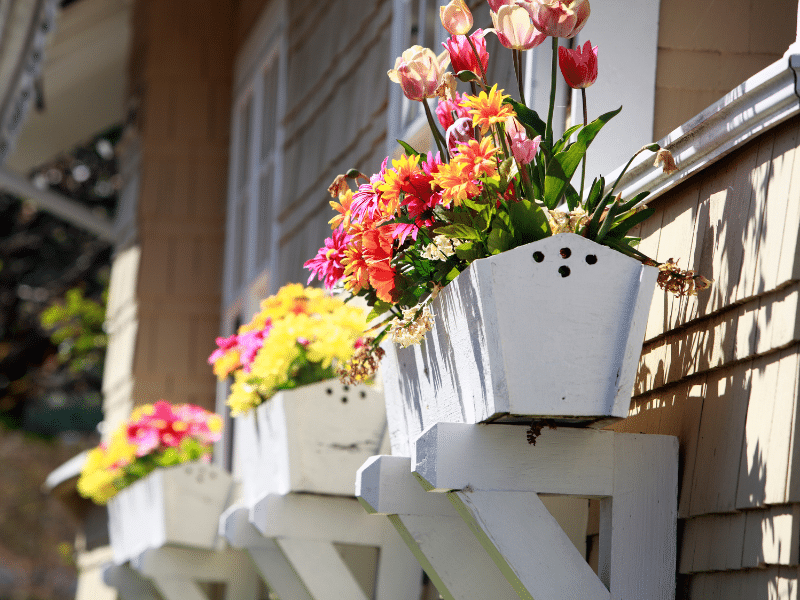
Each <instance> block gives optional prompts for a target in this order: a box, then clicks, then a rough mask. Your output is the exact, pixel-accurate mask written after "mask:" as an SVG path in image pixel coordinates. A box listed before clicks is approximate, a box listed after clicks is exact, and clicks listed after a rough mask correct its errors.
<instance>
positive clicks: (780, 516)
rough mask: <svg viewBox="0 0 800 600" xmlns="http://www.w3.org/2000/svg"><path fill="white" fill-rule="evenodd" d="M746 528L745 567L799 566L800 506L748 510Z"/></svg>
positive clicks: (743, 557)
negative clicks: (799, 517)
mask: <svg viewBox="0 0 800 600" xmlns="http://www.w3.org/2000/svg"><path fill="white" fill-rule="evenodd" d="M746 515H747V517H746V519H747V522H746V525H745V535H744V546H743V551H742V567H743V568H755V567H763V566H765V565H795V566H796V565H797V563H798V548H800V521H799V520H798V516H800V507H799V506H798V505H796V504H794V505H788V506H786V505H784V506H774V507H771V508H769V509H766V510H757V511H748V512H747V513H746Z"/></svg>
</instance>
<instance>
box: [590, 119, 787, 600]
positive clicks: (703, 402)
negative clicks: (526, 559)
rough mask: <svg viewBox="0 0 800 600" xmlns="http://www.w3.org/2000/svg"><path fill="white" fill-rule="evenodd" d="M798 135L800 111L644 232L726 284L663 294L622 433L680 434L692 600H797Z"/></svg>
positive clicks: (701, 181) (694, 183) (649, 243)
mask: <svg viewBox="0 0 800 600" xmlns="http://www.w3.org/2000/svg"><path fill="white" fill-rule="evenodd" d="M798 135H800V118H798V117H796V118H794V119H791V120H789V121H787V122H786V123H784V124H782V125H780V126H778V127H776V128H775V129H774V130H772V131H770V132H768V133H766V134H764V135H762V136H760V137H759V138H758V139H756V140H754V141H752V142H750V143H749V144H747V145H745V146H744V147H742V148H741V149H739V150H737V151H736V152H735V153H733V154H731V155H730V156H729V157H727V158H726V159H724V160H722V161H720V163H718V164H716V165H714V166H712V167H710V168H708V169H706V170H705V171H702V172H701V173H699V174H698V175H695V176H694V177H692V178H691V179H690V180H688V181H687V182H685V183H684V184H682V185H681V186H679V187H678V188H676V189H675V190H673V191H671V192H670V193H668V194H667V195H665V196H663V197H661V198H659V199H657V200H655V201H654V202H653V203H652V204H651V206H652V207H653V208H655V209H656V211H657V212H656V214H655V215H654V217H652V218H651V219H650V220H648V221H646V222H645V223H644V224H643V225H642V227H641V232H640V233H641V235H642V238H643V240H642V249H643V251H644V252H645V253H647V254H649V255H651V256H654V257H655V258H657V259H658V260H660V261H665V260H667V259H669V258H675V259H678V262H679V264H680V265H681V266H682V267H684V268H686V267H687V266H688V267H689V268H693V269H697V270H698V271H699V272H700V273H702V274H704V275H706V276H709V277H713V278H714V279H715V283H714V286H713V288H712V290H711V291H710V292H705V293H701V294H700V295H699V296H696V297H688V298H686V297H684V298H675V297H673V296H667V295H665V294H664V293H663V292H661V291H660V290H657V291H656V295H655V298H654V300H653V305H652V309H651V313H650V319H649V322H648V328H647V334H646V340H645V345H644V349H643V352H642V358H641V361H640V369H639V373H638V377H637V381H636V385H635V390H634V393H635V396H634V400H633V403H632V406H631V414H630V416H629V418H627V419H625V420H624V421H621V422H619V423H618V424H616V425H615V426H613V429H615V430H617V431H625V432H641V433H661V434H670V435H676V436H678V438H679V439H680V495H679V506H678V512H679V520H680V521H679V530H680V531H681V532H682V535H681V536H679V549H678V550H679V555H678V569H679V573H680V574H682V576H685V584H686V585H685V588H686V589H685V590H684V597H687V598H698V599H700V598H702V599H705V598H748V599H749V598H760V597H763V598H784V597H785V598H789V597H791V598H796V597H797V574H798V565H799V564H800V556H798V553H799V552H800V550H798V549H799V548H800V540H799V539H798V538H800V428H799V427H798V418H797V417H798V408H800V405H798V387H799V386H798V380H799V379H800V310H799V309H800V306H799V305H798V299H799V298H800V281H799V280H800V256H799V255H798V244H797V242H798V232H799V231H800V218H798V211H800V187H798V186H800V151H798V150H797V146H798V145H799V144H800V139H798ZM590 533H592V532H590ZM755 569H765V570H755ZM744 590H748V591H747V592H745V591H744ZM781 590H793V591H792V595H781V594H783V592H782V591H781ZM787 593H788V592H787ZM679 597H681V596H680V595H679Z"/></svg>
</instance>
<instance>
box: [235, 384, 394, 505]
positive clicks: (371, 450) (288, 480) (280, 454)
mask: <svg viewBox="0 0 800 600" xmlns="http://www.w3.org/2000/svg"><path fill="white" fill-rule="evenodd" d="M255 413H256V422H255V427H254V424H253V423H250V424H249V425H247V426H246V427H245V430H246V431H245V436H247V435H249V434H248V433H247V430H248V428H249V430H250V431H252V430H255V435H256V436H257V439H258V443H257V444H256V448H254V449H253V451H249V452H248V451H240V452H239V453H238V455H239V457H240V458H241V459H242V461H243V468H242V479H243V481H242V484H243V487H244V494H245V500H246V501H247V502H248V503H249V505H250V506H253V505H255V503H256V502H258V500H260V499H261V498H263V497H264V496H266V495H268V494H288V493H289V492H315V493H320V494H335V495H340V496H349V497H350V498H352V496H353V481H354V480H355V476H356V471H357V470H358V468H359V467H360V466H361V464H362V463H363V462H364V461H365V460H366V459H367V458H369V457H370V456H372V455H374V454H376V453H377V452H378V451H379V448H380V446H381V443H382V440H383V437H384V436H385V435H386V409H385V404H384V401H383V395H382V394H381V393H380V392H378V391H377V390H376V389H375V388H373V387H371V386H367V385H360V386H345V385H342V384H341V383H340V382H339V381H337V380H328V381H322V382H320V383H315V384H312V385H307V386H303V387H300V388H297V389H294V390H286V391H281V392H278V393H277V394H276V395H275V396H273V397H272V398H271V399H270V400H268V401H267V402H264V403H263V404H261V405H260V406H259V407H258V408H257V409H256V411H255ZM245 443H246V442H245Z"/></svg>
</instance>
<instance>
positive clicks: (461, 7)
mask: <svg viewBox="0 0 800 600" xmlns="http://www.w3.org/2000/svg"><path fill="white" fill-rule="evenodd" d="M439 18H440V19H441V20H442V25H444V28H445V29H446V30H447V31H448V32H449V33H450V35H466V34H467V33H469V30H470V29H472V13H471V12H470V11H469V8H467V5H466V3H465V2H464V0H450V3H449V4H447V5H446V6H442V7H440V8H439Z"/></svg>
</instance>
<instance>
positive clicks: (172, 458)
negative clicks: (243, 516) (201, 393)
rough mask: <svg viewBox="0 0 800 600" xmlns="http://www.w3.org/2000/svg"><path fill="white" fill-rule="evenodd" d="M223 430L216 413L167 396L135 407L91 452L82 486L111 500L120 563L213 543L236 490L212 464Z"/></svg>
mask: <svg viewBox="0 0 800 600" xmlns="http://www.w3.org/2000/svg"><path fill="white" fill-rule="evenodd" d="M221 429H222V420H221V419H220V417H219V416H218V415H215V414H214V413H210V412H208V411H206V410H204V409H202V408H200V407H198V406H194V405H191V404H181V405H176V406H172V405H170V404H168V403H167V402H164V401H160V402H156V403H155V404H152V405H150V404H148V405H145V406H141V407H139V408H137V409H136V410H134V412H133V414H132V415H131V418H130V419H129V420H128V421H127V422H125V423H122V424H121V425H120V427H119V428H118V429H117V430H116V431H115V432H114V433H113V435H112V436H111V438H110V441H109V442H108V443H107V444H101V445H100V446H98V447H97V448H94V449H92V450H90V451H89V453H88V456H87V459H86V463H85V464H84V466H83V469H82V471H81V475H80V477H79V479H78V484H77V488H78V492H79V493H80V494H81V495H83V496H85V497H87V498H90V499H91V500H93V501H94V502H96V503H97V504H106V503H107V504H108V514H109V534H110V537H111V546H112V549H113V552H114V561H115V562H116V563H117V564H122V563H124V562H125V561H127V560H130V559H132V558H134V557H136V556H139V555H140V554H141V553H142V552H144V551H145V550H148V549H151V548H158V547H161V546H164V545H165V544H178V545H183V546H191V547H194V548H204V549H210V548H212V547H214V545H215V544H216V541H217V528H218V522H219V515H220V514H221V513H222V511H223V509H224V508H225V506H226V502H227V501H228V496H229V493H230V489H231V478H230V476H229V475H228V474H227V473H226V472H224V471H222V470H221V469H218V468H217V467H214V466H213V465H211V464H209V463H210V459H211V449H212V444H213V443H214V442H215V441H217V440H218V439H219V437H220V432H221Z"/></svg>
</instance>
